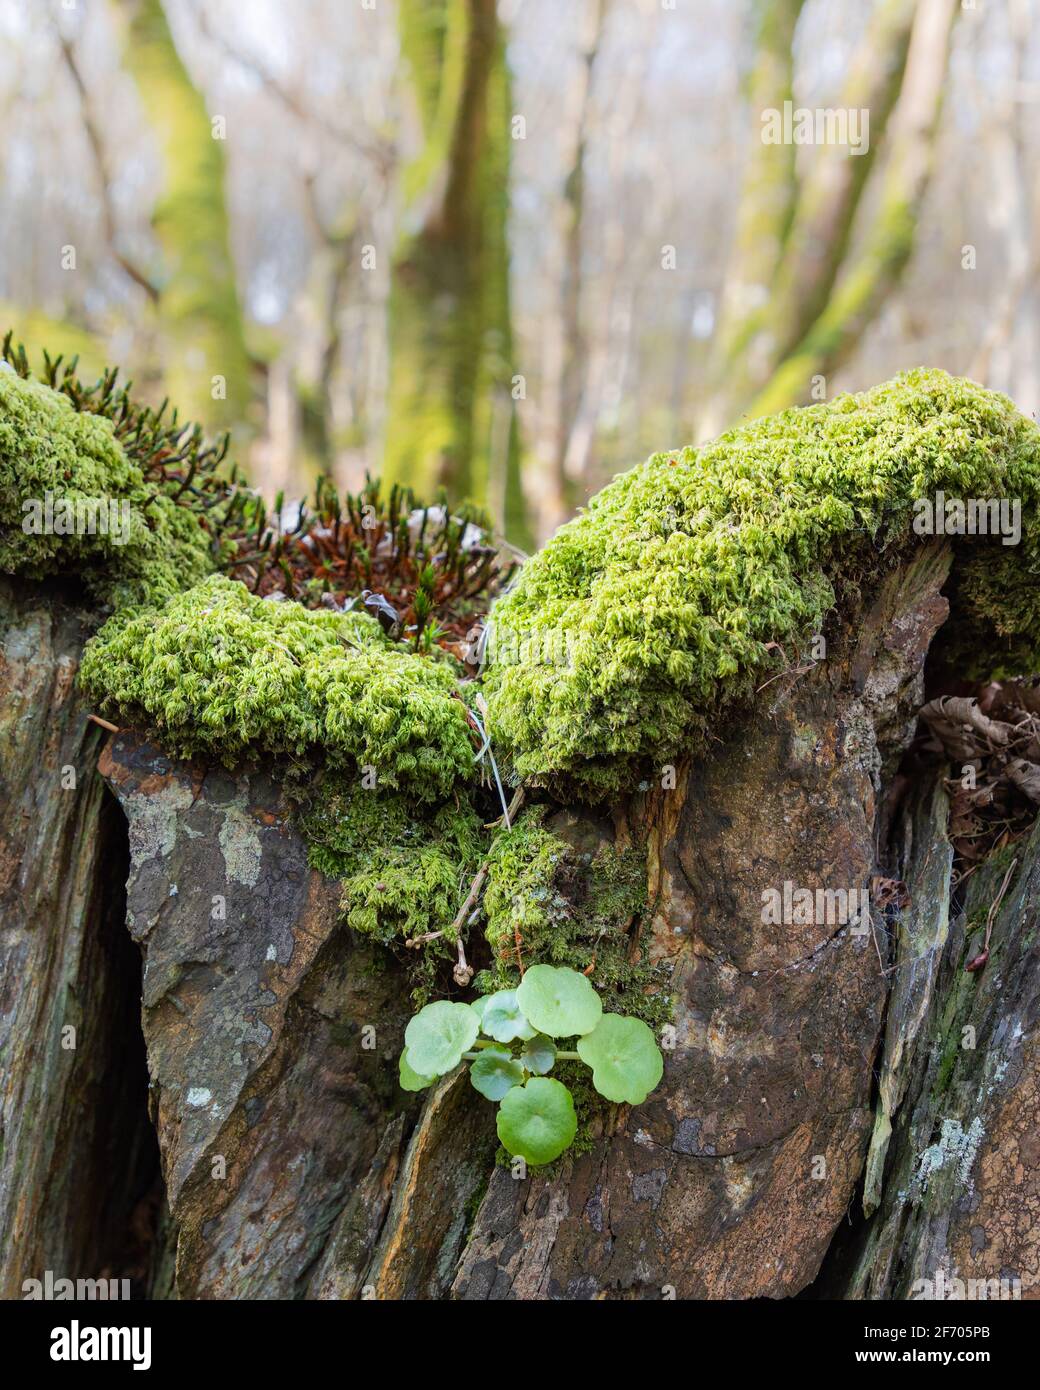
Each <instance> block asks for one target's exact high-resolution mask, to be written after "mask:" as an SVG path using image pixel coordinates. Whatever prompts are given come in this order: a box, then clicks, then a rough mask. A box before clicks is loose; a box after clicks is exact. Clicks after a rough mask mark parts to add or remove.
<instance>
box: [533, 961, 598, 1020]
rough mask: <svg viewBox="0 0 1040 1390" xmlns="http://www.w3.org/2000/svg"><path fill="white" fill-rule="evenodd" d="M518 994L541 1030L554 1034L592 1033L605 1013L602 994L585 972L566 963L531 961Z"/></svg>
mask: <svg viewBox="0 0 1040 1390" xmlns="http://www.w3.org/2000/svg"><path fill="white" fill-rule="evenodd" d="M516 997H517V1001H518V1002H519V1005H520V1008H521V1010H522V1011H523V1013H524V1015H525V1016H526V1017H527V1019H528V1020H529V1021H530V1022H531V1023H532V1024H533V1025H534V1027H535V1028H536V1029H537V1030H538V1032H539V1033H547V1034H548V1035H549V1037H551V1038H571V1037H574V1036H575V1035H576V1034H582V1033H591V1032H592V1030H593V1028H595V1026H596V1024H597V1023H598V1022H599V1020H600V1017H601V1015H602V1013H603V1005H602V1004H601V1003H600V998H599V995H598V994H597V993H596V991H595V990H594V989H593V988H592V986H591V985H590V984H589V982H588V980H587V979H586V978H585V976H584V975H579V974H578V972H577V971H576V970H568V969H567V968H566V967H565V966H555V965H532V966H531V968H530V969H529V970H528V971H527V973H526V974H525V975H524V978H523V980H522V981H521V982H520V986H519V988H518V989H517V991H516Z"/></svg>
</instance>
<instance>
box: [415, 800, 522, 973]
mask: <svg viewBox="0 0 1040 1390" xmlns="http://www.w3.org/2000/svg"><path fill="white" fill-rule="evenodd" d="M523 804H524V789H523V787H517V789H516V791H515V792H514V793H513V799H512V801H511V802H510V803H509V808H508V810H507V812H506V824H507V825H510V824H511V823H512V818H513V817H514V816H515V815H516V814H517V812H518V811H519V810H520V807H521V806H522V805H523ZM487 874H488V861H487V860H486V859H485V860H484V862H483V864H481V866H480V868H479V869H478V870H477V875H476V877H475V878H474V880H473V882H472V883H471V884H470V886H469V892H468V893H467V894H466V900H465V902H464V903H463V904H462V906H461V907H460V908H459V910H458V913H457V914H456V917H455V920H454V922H452V924H451V926H450V927H448V928H447V929H446V930H442V931H428V932H424V933H423V935H422V936H410V937H408V939H407V940H406V941H405V943H404V944H405V945H406V946H411V947H413V948H415V949H417V948H418V947H420V946H425V945H427V944H428V943H429V942H431V941H437V940H438V939H439V938H440V937H442V936H453V935H456V934H457V935H458V937H459V942H460V948H461V942H462V928H463V927H464V926H465V925H466V922H467V921H468V919H469V915H470V913H471V912H472V911H473V909H474V908H475V907H476V905H477V902H478V901H479V899H480V895H481V893H482V892H483V889H484V881H485V879H486V878H487ZM460 964H465V957H463V958H462V960H461V961H460ZM456 968H458V967H456ZM466 969H467V970H468V969H469V967H468V966H466Z"/></svg>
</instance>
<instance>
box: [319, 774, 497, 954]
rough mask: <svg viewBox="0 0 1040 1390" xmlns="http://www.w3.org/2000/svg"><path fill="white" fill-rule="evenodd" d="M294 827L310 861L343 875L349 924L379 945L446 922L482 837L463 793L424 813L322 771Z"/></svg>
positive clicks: (475, 860)
mask: <svg viewBox="0 0 1040 1390" xmlns="http://www.w3.org/2000/svg"><path fill="white" fill-rule="evenodd" d="M300 828H301V830H302V832H303V834H304V836H305V837H306V839H307V844H308V857H309V860H310V864H311V867H312V868H315V869H318V870H320V871H321V872H322V873H323V874H324V875H325V876H326V878H334V879H340V880H342V884H343V897H342V901H341V907H342V910H343V913H344V916H345V917H346V920H347V922H348V923H349V925H350V926H351V927H353V929H354V930H355V931H357V932H361V933H362V934H363V935H365V936H371V937H374V938H375V939H376V940H377V941H380V942H382V943H383V945H385V946H389V945H392V944H393V943H395V942H398V941H400V940H402V939H404V938H406V937H412V936H419V935H422V934H423V933H425V932H431V931H447V930H448V928H450V926H451V923H452V921H453V920H454V917H455V914H456V912H457V911H458V906H459V903H460V902H461V900H462V898H463V897H464V895H465V891H466V888H467V886H468V884H469V880H470V878H472V876H473V874H474V873H475V872H476V870H477V867H478V865H479V863H480V857H481V853H482V845H483V841H482V837H481V825H480V820H479V818H478V817H477V815H476V813H475V812H474V811H473V809H472V807H471V806H470V805H469V803H468V801H466V800H465V799H461V800H460V802H459V805H458V806H456V805H455V804H454V802H453V803H451V804H449V805H445V806H441V807H440V808H438V809H437V810H435V811H434V810H431V811H430V812H429V813H428V814H425V815H424V814H423V813H422V811H421V809H419V810H417V809H416V808H414V807H409V806H408V805H407V803H406V801H405V799H404V798H403V797H402V796H400V795H397V794H393V795H380V794H378V793H375V792H369V791H365V790H364V789H363V788H361V787H360V786H356V785H355V786H352V787H351V786H348V785H347V784H346V783H340V784H339V785H335V784H333V785H331V786H330V784H329V782H328V779H326V780H325V782H324V784H323V785H322V787H321V788H320V789H319V791H318V793H317V795H316V796H315V797H314V798H313V801H312V804H311V806H310V808H309V809H308V810H307V811H306V812H305V813H304V814H303V816H301V819H300ZM452 941H454V937H452Z"/></svg>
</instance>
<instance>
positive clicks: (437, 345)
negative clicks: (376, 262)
mask: <svg viewBox="0 0 1040 1390" xmlns="http://www.w3.org/2000/svg"><path fill="white" fill-rule="evenodd" d="M399 16H400V20H399V22H400V30H401V47H402V52H403V55H404V58H405V60H406V62H407V64H408V66H409V68H410V73H411V82H412V87H413V90H414V94H415V100H416V104H417V107H418V113H419V119H420V123H421V128H422V136H423V148H422V151H421V153H420V154H419V156H418V158H417V159H416V160H415V161H414V162H413V164H412V166H411V167H410V169H409V170H408V171H407V172H406V175H405V181H404V198H405V213H404V219H405V226H406V229H407V230H406V233H405V236H404V239H403V241H402V243H401V245H400V246H399V248H398V251H397V254H396V256H395V261H394V268H393V284H392V289H391V297H390V402H389V421H388V426H387V441H386V465H385V470H384V471H385V474H386V476H387V478H388V479H389V480H391V481H396V482H404V483H408V484H411V485H412V486H414V487H415V488H416V489H417V490H419V491H422V492H424V493H427V494H429V493H430V492H431V491H432V490H433V489H434V488H436V487H437V486H438V485H441V484H443V486H444V487H446V488H447V491H448V494H449V496H450V497H451V498H452V499H453V500H459V499H462V498H465V497H471V498H473V499H474V500H476V501H478V502H481V503H484V504H486V505H488V506H489V507H490V509H491V511H492V513H493V515H494V518H495V521H496V524H498V525H499V526H504V527H505V529H506V530H507V531H508V533H509V534H510V536H511V537H512V538H513V539H516V540H519V541H521V542H522V541H523V539H524V538H525V531H526V526H525V522H524V506H523V498H522V494H521V490H520V462H519V440H518V435H517V426H516V419H515V412H514V409H513V399H512V394H511V380H512V376H513V366H512V329H511V322H510V303H509V251H508V244H507V233H506V224H507V217H508V208H509V144H508V142H509V139H510V107H509V78H508V73H507V70H506V62H505V48H504V42H503V36H502V33H501V31H500V28H499V24H498V18H497V15H496V10H495V0H415V3H412V4H402V5H401V6H400V7H399Z"/></svg>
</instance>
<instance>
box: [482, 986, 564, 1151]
mask: <svg viewBox="0 0 1040 1390" xmlns="http://www.w3.org/2000/svg"><path fill="white" fill-rule="evenodd" d="M528 974H530V971H528ZM497 1128H498V1137H499V1139H500V1140H501V1141H502V1144H503V1146H504V1147H505V1148H506V1149H508V1151H509V1152H510V1153H511V1154H513V1155H514V1156H515V1157H518V1158H523V1159H525V1160H526V1161H527V1162H528V1163H532V1164H539V1163H551V1162H552V1161H553V1159H554V1158H559V1156H560V1154H562V1153H563V1151H564V1149H566V1148H567V1147H568V1145H569V1144H570V1143H571V1142H572V1141H573V1139H574V1136H575V1134H576V1133H577V1132H578V1119H577V1116H576V1115H575V1113H574V1101H573V1100H572V1099H571V1093H570V1091H568V1089H567V1087H566V1086H564V1085H563V1083H562V1082H560V1081H554V1080H553V1079H552V1078H551V1077H546V1076H533V1077H532V1078H531V1079H530V1081H528V1083H527V1085H526V1086H514V1087H513V1088H512V1089H511V1090H509V1091H507V1092H506V1094H505V1096H504V1097H503V1098H502V1104H501V1105H500V1106H499V1107H498V1121H497Z"/></svg>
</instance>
